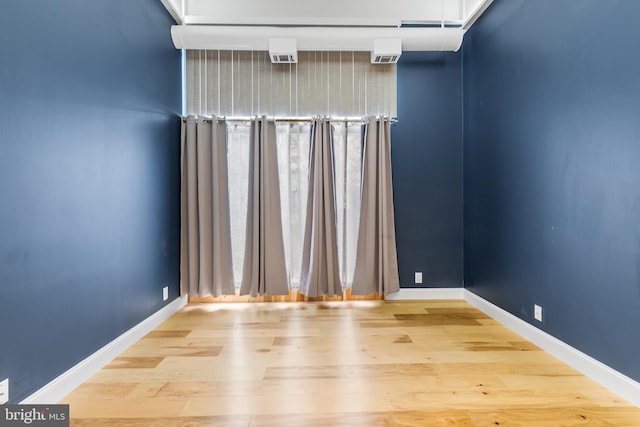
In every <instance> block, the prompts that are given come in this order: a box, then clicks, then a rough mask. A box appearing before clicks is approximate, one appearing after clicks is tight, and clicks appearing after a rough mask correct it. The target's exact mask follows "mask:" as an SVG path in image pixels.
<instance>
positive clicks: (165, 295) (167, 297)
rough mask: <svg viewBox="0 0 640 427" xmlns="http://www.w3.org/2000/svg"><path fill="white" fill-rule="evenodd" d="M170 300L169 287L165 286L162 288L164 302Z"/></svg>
mask: <svg viewBox="0 0 640 427" xmlns="http://www.w3.org/2000/svg"><path fill="white" fill-rule="evenodd" d="M168 299H169V287H168V286H165V287H164V288H162V301H166V300H168Z"/></svg>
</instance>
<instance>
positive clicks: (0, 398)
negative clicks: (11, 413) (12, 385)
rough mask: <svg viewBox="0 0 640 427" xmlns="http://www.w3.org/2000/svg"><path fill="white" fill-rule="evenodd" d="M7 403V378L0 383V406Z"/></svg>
mask: <svg viewBox="0 0 640 427" xmlns="http://www.w3.org/2000/svg"><path fill="white" fill-rule="evenodd" d="M8 401H9V378H7V379H6V380H4V381H2V382H0V405H4V404H5V403H7V402H8Z"/></svg>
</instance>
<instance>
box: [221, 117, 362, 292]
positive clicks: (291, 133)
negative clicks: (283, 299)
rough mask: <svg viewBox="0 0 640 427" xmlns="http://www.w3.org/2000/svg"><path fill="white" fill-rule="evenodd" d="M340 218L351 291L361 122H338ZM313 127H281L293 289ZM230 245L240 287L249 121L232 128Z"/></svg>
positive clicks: (345, 280)
mask: <svg viewBox="0 0 640 427" xmlns="http://www.w3.org/2000/svg"><path fill="white" fill-rule="evenodd" d="M333 126H334V150H335V153H334V155H335V185H336V217H337V231H338V236H337V237H338V255H339V263H340V279H341V281H342V286H343V288H347V287H350V286H351V283H352V281H353V271H354V268H355V258H356V247H357V237H358V236H357V235H358V223H359V215H360V181H361V161H362V136H361V125H360V123H351V122H349V123H344V122H334V123H333ZM310 130H311V127H310V123H307V122H301V123H286V122H278V123H276V134H277V150H278V168H279V170H278V172H279V181H280V198H281V207H282V209H281V212H282V226H283V237H284V247H285V257H286V264H287V272H288V279H289V286H290V287H291V288H292V289H297V288H298V287H299V285H300V266H301V262H302V252H303V242H304V226H305V216H306V205H307V191H308V175H309V139H310ZM227 132H228V141H229V144H228V164H229V204H230V211H231V240H232V241H231V244H232V255H233V270H234V278H235V283H236V287H239V286H240V283H241V281H242V267H243V263H244V245H245V239H246V236H245V233H246V231H245V228H246V217H247V188H248V186H247V182H248V181H247V180H248V178H247V177H248V175H249V169H248V168H249V166H248V164H249V122H247V123H241V122H234V123H229V124H228V125H227Z"/></svg>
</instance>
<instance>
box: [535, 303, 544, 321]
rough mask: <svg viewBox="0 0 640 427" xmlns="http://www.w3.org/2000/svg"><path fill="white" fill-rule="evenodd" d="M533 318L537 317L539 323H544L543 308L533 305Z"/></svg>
mask: <svg viewBox="0 0 640 427" xmlns="http://www.w3.org/2000/svg"><path fill="white" fill-rule="evenodd" d="M533 317H535V319H536V320H537V321H538V322H542V307H540V306H539V305H538V304H533Z"/></svg>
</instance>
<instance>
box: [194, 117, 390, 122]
mask: <svg viewBox="0 0 640 427" xmlns="http://www.w3.org/2000/svg"><path fill="white" fill-rule="evenodd" d="M320 117H321V118H323V119H329V120H330V121H332V122H343V123H344V122H347V123H360V122H364V121H365V120H366V119H367V118H366V117H327V116H320ZM254 119H255V116H254V117H249V116H246V117H244V116H229V117H217V118H216V120H218V121H227V122H250V121H252V120H254ZM267 119H268V120H273V121H276V122H284V123H300V122H311V121H313V117H267ZM186 120H187V117H184V116H183V117H182V121H186ZM196 120H197V118H196ZM204 120H205V121H210V120H213V119H212V118H208V117H207V118H204ZM389 120H390V121H391V123H398V119H397V118H395V117H390V118H389Z"/></svg>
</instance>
